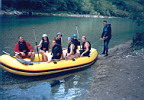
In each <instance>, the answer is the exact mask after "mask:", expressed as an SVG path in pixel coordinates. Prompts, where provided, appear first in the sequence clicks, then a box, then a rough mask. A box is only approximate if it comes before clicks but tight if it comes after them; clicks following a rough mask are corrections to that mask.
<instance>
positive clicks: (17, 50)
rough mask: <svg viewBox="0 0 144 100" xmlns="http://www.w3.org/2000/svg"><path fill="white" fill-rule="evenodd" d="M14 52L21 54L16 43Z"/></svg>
mask: <svg viewBox="0 0 144 100" xmlns="http://www.w3.org/2000/svg"><path fill="white" fill-rule="evenodd" d="M14 52H15V53H20V51H19V45H18V43H16V44H15V46H14Z"/></svg>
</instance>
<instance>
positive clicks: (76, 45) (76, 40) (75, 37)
mask: <svg viewBox="0 0 144 100" xmlns="http://www.w3.org/2000/svg"><path fill="white" fill-rule="evenodd" d="M72 42H73V44H74V45H75V47H76V49H78V46H80V41H78V39H77V35H76V34H73V39H72Z"/></svg>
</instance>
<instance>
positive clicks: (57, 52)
mask: <svg viewBox="0 0 144 100" xmlns="http://www.w3.org/2000/svg"><path fill="white" fill-rule="evenodd" d="M52 55H53V56H52V59H60V57H61V55H62V47H61V45H59V44H56V45H55V46H53V48H52Z"/></svg>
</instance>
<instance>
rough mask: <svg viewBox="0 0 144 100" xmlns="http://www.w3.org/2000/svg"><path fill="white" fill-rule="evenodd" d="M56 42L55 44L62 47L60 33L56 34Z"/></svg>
mask: <svg viewBox="0 0 144 100" xmlns="http://www.w3.org/2000/svg"><path fill="white" fill-rule="evenodd" d="M56 42H57V44H59V45H61V46H62V34H61V32H58V33H57V37H56Z"/></svg>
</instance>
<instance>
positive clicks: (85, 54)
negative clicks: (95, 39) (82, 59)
mask: <svg viewBox="0 0 144 100" xmlns="http://www.w3.org/2000/svg"><path fill="white" fill-rule="evenodd" d="M87 42H88V43H89V50H88V51H87V52H86V53H84V54H83V56H89V54H90V50H91V43H90V42H89V41H87ZM85 43H86V42H83V43H82V50H81V51H80V54H82V53H83V52H84V51H85V50H86V47H85Z"/></svg>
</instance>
